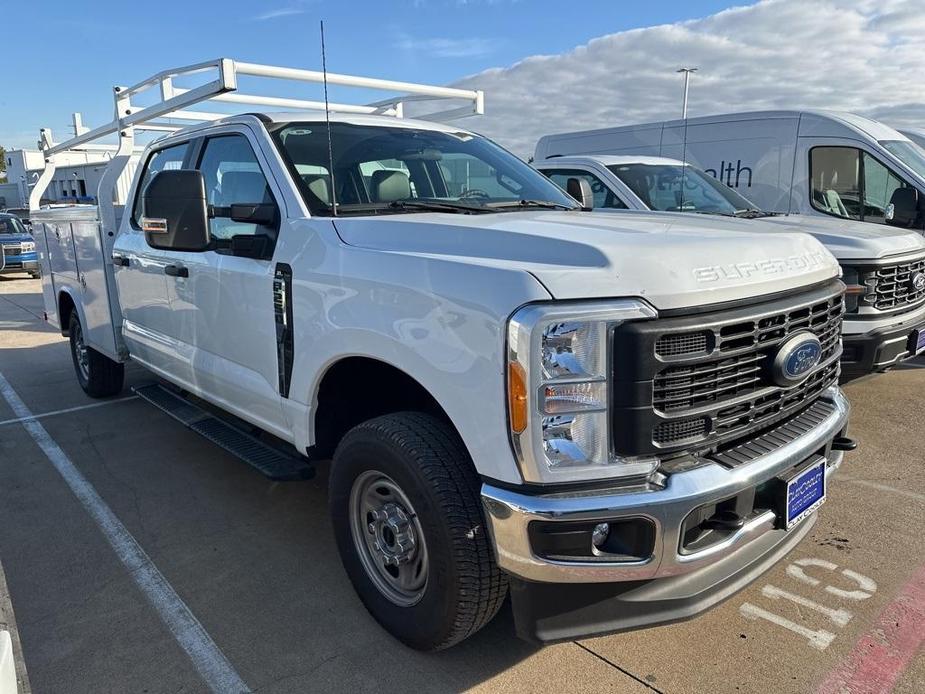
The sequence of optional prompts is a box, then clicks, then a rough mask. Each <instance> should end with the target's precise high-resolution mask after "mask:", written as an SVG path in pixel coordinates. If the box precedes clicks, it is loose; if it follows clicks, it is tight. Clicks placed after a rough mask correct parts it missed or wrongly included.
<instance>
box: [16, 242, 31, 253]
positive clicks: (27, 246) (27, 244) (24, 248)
mask: <svg viewBox="0 0 925 694" xmlns="http://www.w3.org/2000/svg"><path fill="white" fill-rule="evenodd" d="M20 249H21V250H22V251H23V252H24V253H25V252H27V251H34V250H35V241H23V242H22V246H20Z"/></svg>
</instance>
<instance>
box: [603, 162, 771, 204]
mask: <svg viewBox="0 0 925 694" xmlns="http://www.w3.org/2000/svg"><path fill="white" fill-rule="evenodd" d="M607 168H608V169H610V171H612V172H613V174H614V175H615V176H617V177H618V178H619V179H620V180H621V181H623V182H624V183H625V184H626V185H627V186H629V187H630V189H631V190H632V191H633V192H634V193H635V194H636V195H637V196H638V197H639V199H640V200H642V202H643V203H645V205H646V206H647V207H648V208H649V209H651V210H658V211H660V212H704V213H709V214H726V215H734V214H739V213H742V212H747V211H749V210H757V207H756V206H755V205H754V204H752V203H751V202H749V201H748V200H746V199H745V198H744V197H742V196H741V195H739V194H738V193H737V192H735V191H734V190H733V189H732V188H730V187H729V186H727V185H725V184H724V183H720V182H719V181H717V180H716V179H715V178H713V176H711V175H710V174H708V173H707V172H705V171H702V170H701V169H698V168H696V167H693V166H682V165H681V164H677V165H674V164H612V165H610V166H608V167H607ZM682 180H683V190H682Z"/></svg>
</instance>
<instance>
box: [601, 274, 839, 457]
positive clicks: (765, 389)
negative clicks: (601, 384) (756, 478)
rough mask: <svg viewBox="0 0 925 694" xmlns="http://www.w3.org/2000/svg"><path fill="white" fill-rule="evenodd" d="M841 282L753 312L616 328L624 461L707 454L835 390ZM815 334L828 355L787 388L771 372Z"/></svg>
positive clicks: (617, 445) (619, 448)
mask: <svg viewBox="0 0 925 694" xmlns="http://www.w3.org/2000/svg"><path fill="white" fill-rule="evenodd" d="M843 289H844V285H842V283H841V282H838V281H834V282H832V283H829V284H826V285H825V286H823V287H819V288H817V289H814V290H812V291H810V292H805V293H803V294H800V295H796V296H793V297H789V298H785V299H778V300H775V301H771V302H766V303H762V304H758V305H755V306H750V307H746V308H735V309H730V310H726V311H717V312H715V313H707V314H702V315H695V316H683V317H678V318H674V317H672V318H664V319H658V320H655V321H644V322H638V323H627V324H625V325H623V326H620V328H618V329H617V330H615V331H614V337H613V339H614V386H613V403H614V406H613V417H614V422H613V426H612V430H613V432H614V434H613V445H614V449H615V451H616V452H617V453H620V454H623V455H658V454H671V453H674V452H678V451H683V452H691V451H706V450H710V449H716V448H717V447H718V446H720V445H726V444H728V443H730V442H734V441H736V440H738V439H740V438H742V437H744V436H747V435H748V433H749V432H751V431H755V430H757V429H759V428H763V427H766V426H769V425H771V424H774V423H775V422H777V421H780V420H782V419H785V418H787V417H788V416H790V415H792V414H794V413H796V412H798V411H800V410H801V409H802V408H804V407H806V406H808V405H809V404H811V403H812V402H813V401H814V400H815V399H816V398H818V397H819V395H820V394H821V393H822V392H823V391H824V390H825V389H826V388H828V387H829V386H831V385H833V384H835V383H837V381H838V376H839V357H840V355H841V323H842V316H843V314H844V308H845V307H844V300H843V294H842V292H843ZM803 332H808V333H813V334H814V335H815V336H816V337H817V338H818V339H819V341H820V343H821V344H822V356H821V358H820V361H819V364H818V365H817V366H816V367H815V369H814V370H813V371H812V373H811V374H810V375H809V377H807V378H806V379H805V380H804V381H802V382H801V383H799V384H797V385H795V386H790V387H782V386H779V385H777V384H776V383H775V382H774V381H773V379H772V373H771V365H772V363H773V361H774V357H775V356H776V354H777V351H778V349H779V347H780V345H781V343H783V342H784V341H785V340H787V339H789V338H790V337H792V336H793V335H796V334H798V333H803Z"/></svg>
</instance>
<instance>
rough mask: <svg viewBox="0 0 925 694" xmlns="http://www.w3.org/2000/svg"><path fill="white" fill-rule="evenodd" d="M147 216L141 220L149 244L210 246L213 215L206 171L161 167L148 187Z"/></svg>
mask: <svg viewBox="0 0 925 694" xmlns="http://www.w3.org/2000/svg"><path fill="white" fill-rule="evenodd" d="M143 195H144V210H145V216H144V217H142V218H141V219H140V220H139V222H140V223H141V228H142V231H144V232H145V237H146V238H147V240H148V244H149V245H150V246H152V247H153V248H163V249H170V250H174V251H204V250H207V249H208V248H209V244H210V238H209V215H208V205H207V203H206V184H205V180H204V179H203V177H202V173H201V172H199V171H194V170H191V169H179V170H172V171H160V172H159V173H157V174H155V175H154V178H152V179H151V182H150V183H149V184H148V187H147V188H145V190H144V193H143Z"/></svg>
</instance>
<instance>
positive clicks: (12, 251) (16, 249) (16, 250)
mask: <svg viewBox="0 0 925 694" xmlns="http://www.w3.org/2000/svg"><path fill="white" fill-rule="evenodd" d="M21 252H22V246H12V245H10V246H4V247H3V255H5V256H6V257H7V258H9V257H10V256H14V255H15V256H18V255H20V253H21Z"/></svg>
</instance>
